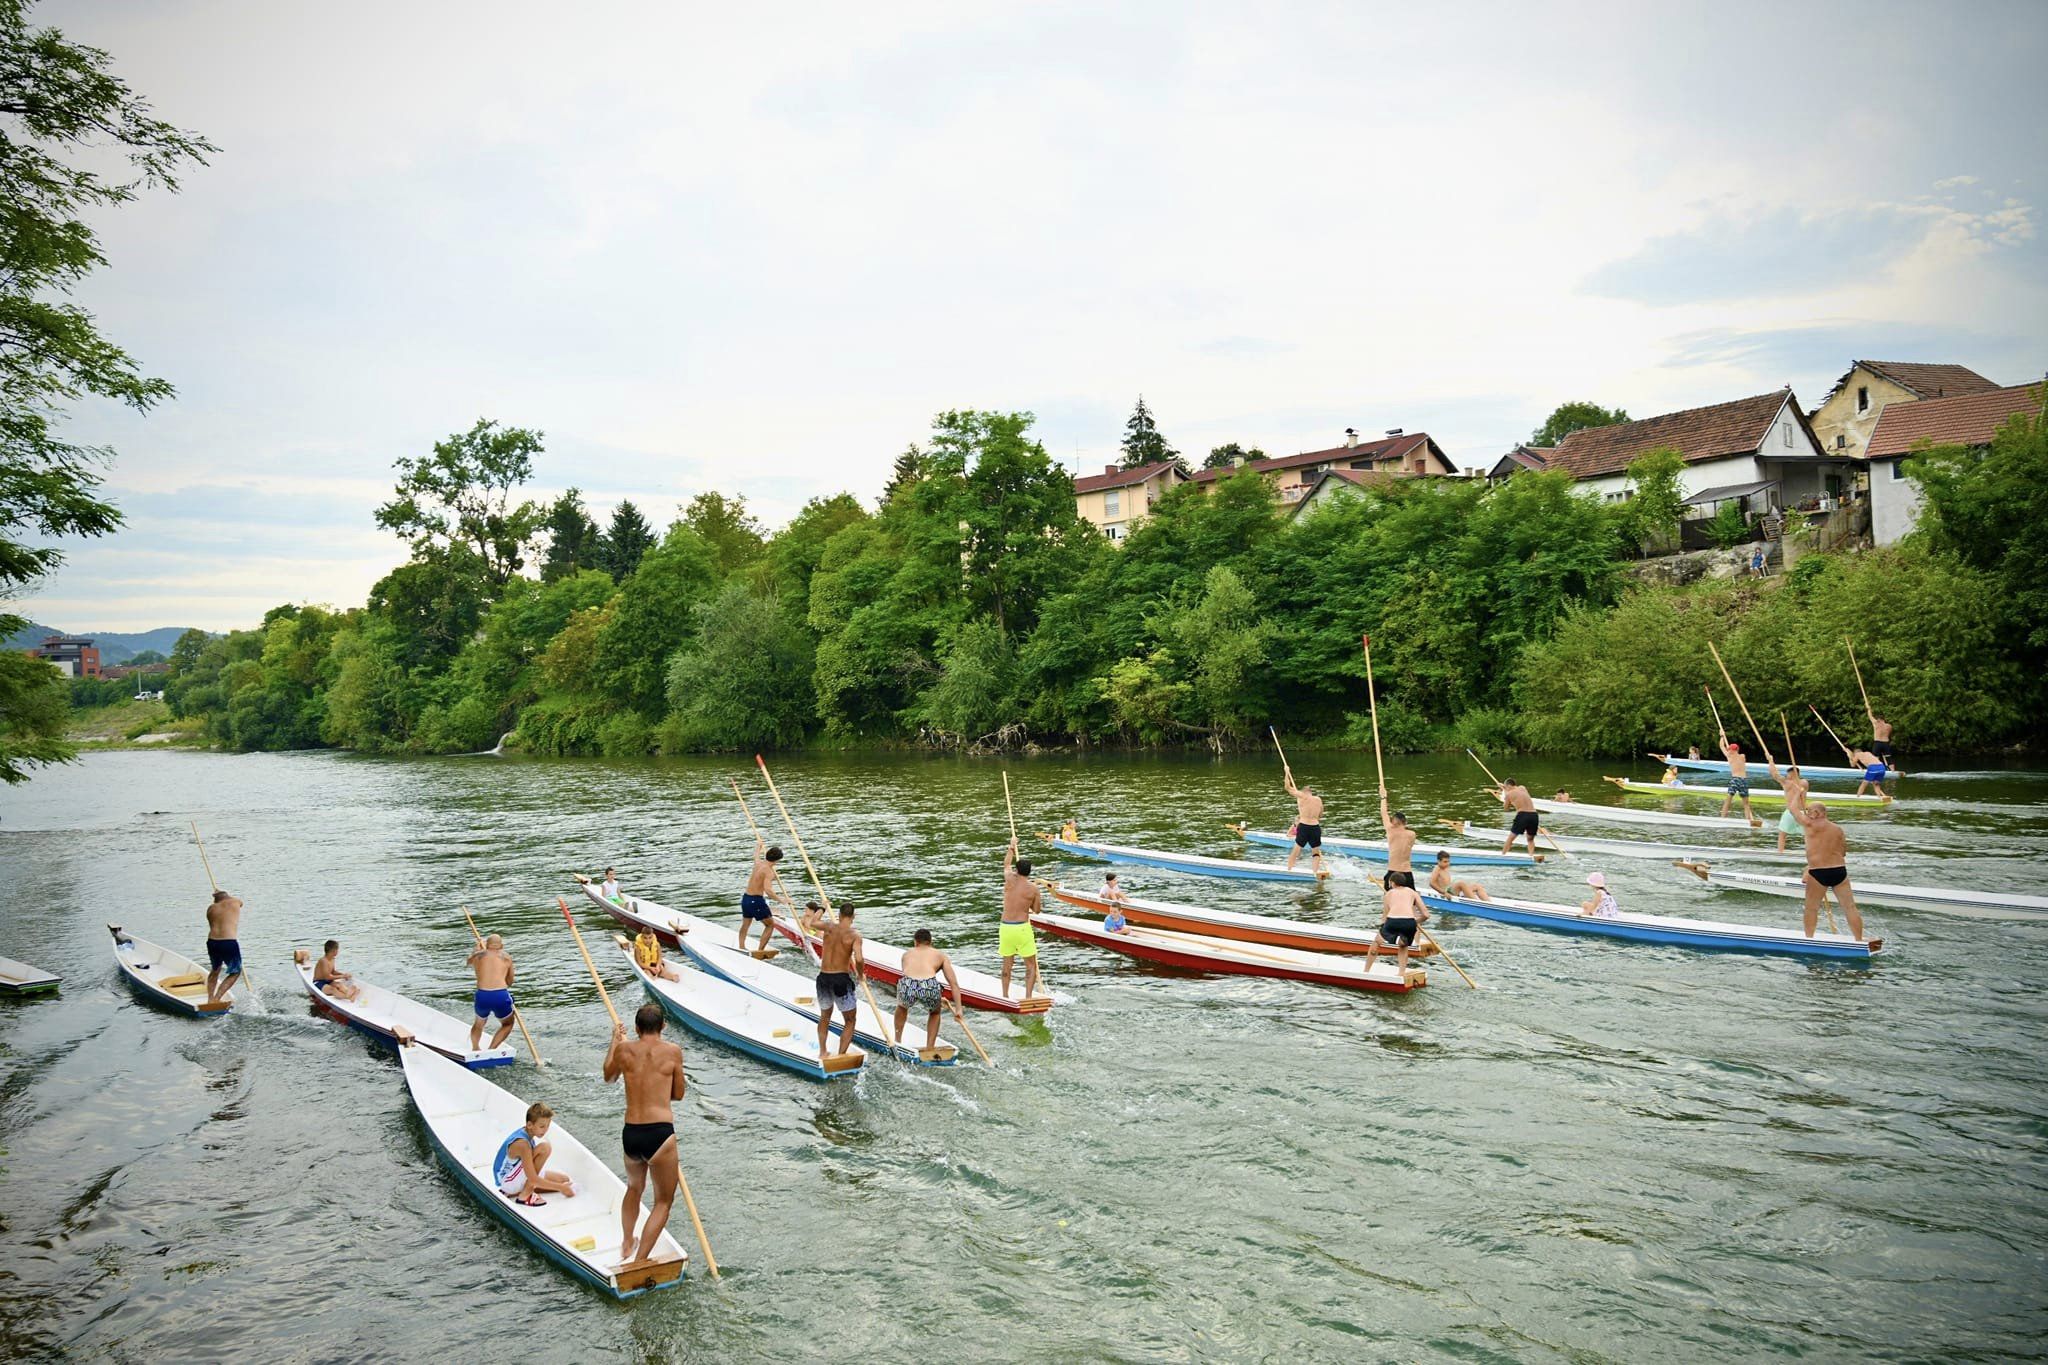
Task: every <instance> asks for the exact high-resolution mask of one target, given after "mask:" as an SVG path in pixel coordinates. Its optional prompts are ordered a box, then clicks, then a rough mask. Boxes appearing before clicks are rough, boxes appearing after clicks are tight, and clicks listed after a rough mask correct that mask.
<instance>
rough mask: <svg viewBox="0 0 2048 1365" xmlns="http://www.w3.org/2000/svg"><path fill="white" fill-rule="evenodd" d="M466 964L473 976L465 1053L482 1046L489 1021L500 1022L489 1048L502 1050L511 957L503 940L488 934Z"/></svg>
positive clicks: (507, 1027)
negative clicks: (472, 1017) (472, 1008)
mask: <svg viewBox="0 0 2048 1365" xmlns="http://www.w3.org/2000/svg"><path fill="white" fill-rule="evenodd" d="M467 962H468V965H469V967H470V970H472V971H474V972H475V973H476V1002H475V1008H476V1022H475V1023H473V1024H471V1025H470V1026H469V1050H470V1051H471V1052H475V1051H476V1050H477V1049H478V1048H480V1047H482V1046H483V1036H484V1025H485V1024H487V1023H489V1022H490V1021H491V1020H493V1019H496V1020H499V1021H500V1022H499V1024H498V1034H497V1036H496V1037H495V1038H493V1039H491V1046H492V1047H503V1046H505V1040H506V1039H507V1038H509V1037H511V1036H512V1018H513V1016H512V974H513V973H512V955H511V954H510V953H507V952H506V951H505V940H504V939H502V938H500V937H498V936H497V935H496V934H491V935H489V936H488V937H486V938H485V939H484V946H483V947H481V948H479V949H477V950H476V951H475V952H473V953H471V954H470V955H469V957H468V959H467Z"/></svg>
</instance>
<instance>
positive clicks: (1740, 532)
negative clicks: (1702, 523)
mask: <svg viewBox="0 0 2048 1365" xmlns="http://www.w3.org/2000/svg"><path fill="white" fill-rule="evenodd" d="M1706 531H1707V536H1708V538H1709V539H1711V540H1712V541H1713V542H1714V543H1715V544H1716V545H1718V546H1720V547H1721V548H1722V549H1724V550H1732V549H1734V548H1735V547H1736V546H1738V545H1740V544H1742V542H1743V541H1745V540H1748V539H1749V514H1748V513H1746V512H1744V511H1743V510H1742V504H1741V503H1740V502H1724V503H1722V504H1721V505H1720V506H1719V507H1717V508H1715V509H1714V515H1713V516H1711V517H1708V518H1707V521H1706Z"/></svg>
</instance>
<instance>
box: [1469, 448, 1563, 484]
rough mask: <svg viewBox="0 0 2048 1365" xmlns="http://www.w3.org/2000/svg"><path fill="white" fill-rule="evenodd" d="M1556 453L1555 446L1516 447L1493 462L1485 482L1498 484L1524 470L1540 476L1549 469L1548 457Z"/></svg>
mask: <svg viewBox="0 0 2048 1365" xmlns="http://www.w3.org/2000/svg"><path fill="white" fill-rule="evenodd" d="M1556 453H1557V447H1556V446H1528V445H1520V446H1516V447H1515V448H1514V449H1513V450H1510V451H1509V452H1508V453H1507V454H1505V455H1503V456H1501V457H1500V458H1499V459H1498V460H1495V461H1494V462H1493V468H1491V469H1489V470H1487V471H1486V481H1487V482H1488V483H1500V482H1502V481H1503V480H1506V479H1511V478H1513V477H1514V476H1515V475H1516V474H1518V473H1520V472H1521V471H1522V470H1524V469H1526V470H1528V471H1529V472H1530V473H1532V474H1541V473H1542V472H1543V471H1544V470H1546V469H1548V468H1549V467H1550V457H1551V456H1552V455H1555V454H1556Z"/></svg>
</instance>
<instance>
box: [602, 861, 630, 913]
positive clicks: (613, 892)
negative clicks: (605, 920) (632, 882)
mask: <svg viewBox="0 0 2048 1365" xmlns="http://www.w3.org/2000/svg"><path fill="white" fill-rule="evenodd" d="M597 894H598V895H600V896H603V897H604V898H605V899H606V900H608V901H610V902H611V903H612V904H613V905H624V904H625V902H624V901H623V900H621V899H620V898H619V878H618V874H617V873H615V872H613V871H612V870H611V869H610V868H606V869H605V870H604V884H603V885H602V886H600V887H598V888H597Z"/></svg>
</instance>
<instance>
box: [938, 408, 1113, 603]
mask: <svg viewBox="0 0 2048 1365" xmlns="http://www.w3.org/2000/svg"><path fill="white" fill-rule="evenodd" d="M1032 421H1033V418H1032V416H1031V414H1030V413H1028V412H943V413H940V414H939V416H938V417H937V418H936V419H934V421H933V423H932V438H931V445H930V446H929V448H928V449H929V454H928V455H927V457H926V458H927V468H928V470H929V471H930V475H929V476H928V477H927V478H926V479H925V481H924V483H923V484H922V485H921V486H920V487H919V489H918V494H919V498H920V499H921V500H922V501H921V510H922V511H923V512H924V513H925V514H926V517H927V521H926V525H925V528H924V530H925V533H926V538H925V540H924V545H925V546H926V550H927V553H929V554H935V555H936V556H939V557H944V556H948V555H953V554H954V553H955V551H954V550H953V549H952V548H950V546H951V545H952V544H953V543H957V557H956V558H953V559H950V560H948V561H947V562H948V563H949V564H952V565H955V566H957V567H956V569H955V571H956V572H957V570H958V569H964V570H965V571H966V578H965V582H964V584H963V585H962V586H963V587H964V589H965V591H966V594H967V598H968V601H969V603H970V604H971V605H973V606H974V607H976V608H978V609H980V610H984V611H988V612H992V613H993V614H994V616H995V620H996V626H997V628H998V629H1000V630H1001V631H1002V632H1003V633H1004V635H1006V636H1009V637H1012V638H1014V637H1016V636H1018V635H1021V634H1023V633H1025V632H1027V631H1029V630H1030V629H1031V627H1032V625H1033V624H1035V623H1036V621H1037V619H1038V607H1039V603H1040V602H1041V601H1043V600H1044V599H1045V598H1046V597H1047V596H1049V595H1050V594H1052V593H1054V592H1056V591H1059V590H1061V589H1063V588H1065V587H1067V586H1069V585H1070V584H1071V583H1072V581H1073V579H1074V578H1075V577H1076V576H1077V573H1078V569H1079V558H1078V550H1077V541H1078V539H1079V535H1080V527H1081V525H1082V523H1081V521H1080V519H1079V516H1078V514H1077V513H1076V512H1075V510H1074V480H1073V477H1072V476H1071V475H1070V474H1068V473H1067V471H1066V470H1065V469H1063V468H1061V467H1060V466H1059V465H1058V464H1056V463H1055V462H1054V461H1053V459H1052V457H1051V456H1049V455H1047V454H1046V453H1045V447H1044V446H1042V445H1040V444H1039V443H1038V442H1037V441H1034V440H1032V439H1031V436H1030V432H1031V424H1032ZM949 518H950V520H949ZM930 567H931V568H932V569H934V570H937V569H938V568H939V567H940V564H939V563H938V561H937V559H934V560H933V561H932V562H931V563H930Z"/></svg>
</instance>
